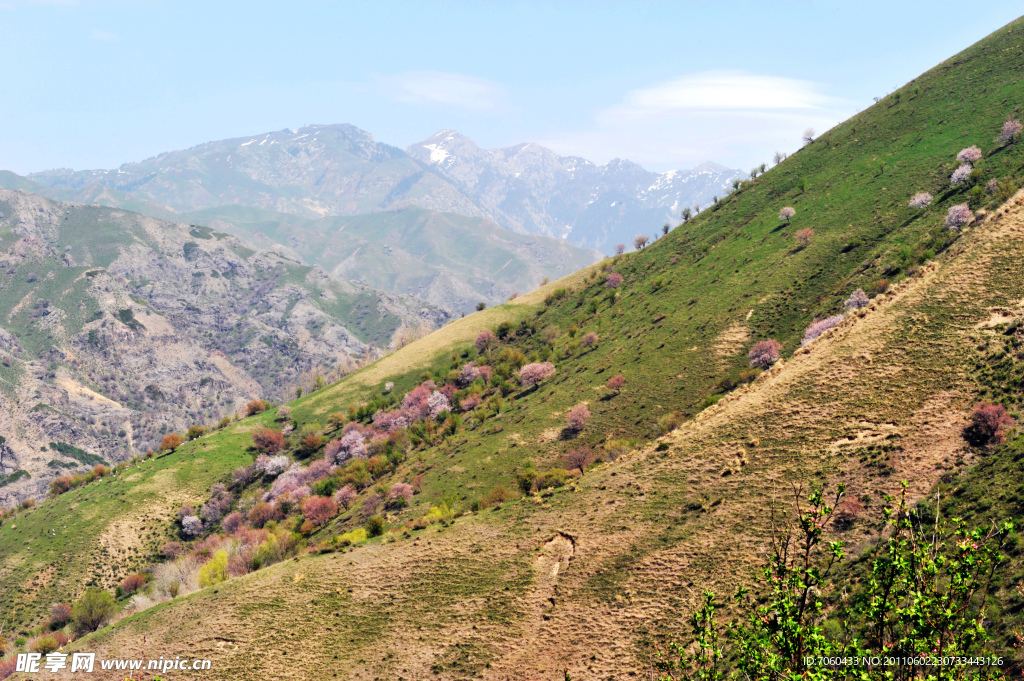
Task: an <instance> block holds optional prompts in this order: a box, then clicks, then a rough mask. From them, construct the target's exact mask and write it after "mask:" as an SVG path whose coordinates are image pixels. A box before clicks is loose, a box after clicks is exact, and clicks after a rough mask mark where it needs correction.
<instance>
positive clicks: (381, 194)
mask: <svg viewBox="0 0 1024 681" xmlns="http://www.w3.org/2000/svg"><path fill="white" fill-rule="evenodd" d="M741 175H742V173H741V171H739V170H734V169H729V168H725V167H723V166H720V165H717V164H715V163H710V162H709V163H703V164H701V165H699V166H697V167H696V168H692V169H690V170H682V171H681V170H673V171H669V172H666V173H654V172H651V171H648V170H645V169H644V168H643V167H641V166H639V165H637V164H635V163H632V162H630V161H626V160H619V159H615V160H613V161H611V162H609V163H607V164H605V165H597V164H595V163H592V162H590V161H588V160H586V159H583V158H579V157H575V156H559V155H558V154H556V153H555V152H553V151H551V150H550V149H546V148H544V147H542V146H540V145H537V144H519V145H516V146H512V147H505V148H500V149H481V148H480V147H478V146H477V144H476V143H475V142H473V140H471V139H469V138H468V137H465V136H463V135H460V134H459V133H457V132H455V131H453V130H443V131H441V132H439V133H437V134H435V135H433V136H431V137H429V138H428V139H426V140H423V141H422V142H419V143H417V144H413V145H411V146H410V147H408V148H406V149H405V150H402V149H399V148H397V147H393V146H389V145H387V144H383V143H381V142H377V141H376V140H374V138H373V136H372V135H371V134H370V133H368V132H366V131H364V130H360V129H359V128H356V127H355V126H352V125H309V126H305V127H303V128H299V129H298V130H294V131H291V130H282V131H279V132H270V133H265V134H261V135H255V136H251V137H240V138H235V139H229V140H221V141H218V142H208V143H206V144H201V145H199V146H196V147H193V148H191V149H187V150H184V151H172V152H168V153H165V154H161V155H159V156H156V157H154V158H151V159H147V160H145V161H141V162H138V163H126V164H125V165H123V166H121V167H120V168H117V169H114V170H86V171H77V172H76V171H72V170H67V169H63V170H54V171H47V172H42V173H34V174H32V175H30V176H29V177H30V178H31V179H32V180H34V181H36V182H38V183H39V184H40V185H42V186H44V187H50V188H63V189H74V190H79V191H82V190H87V189H90V188H91V194H87V195H84V196H83V198H86V197H91V198H92V200H99V201H100V202H101V203H102V202H103V201H104V199H105V200H108V201H117V200H124V197H122V198H121V199H118V198H116V197H115V196H113V195H104V194H103V193H102V189H101V187H102V188H109V189H113V190H117V191H120V192H123V193H125V194H131V195H133V196H134V197H135V200H136V201H139V202H140V206H138V207H142V206H141V204H144V203H146V202H150V203H153V204H157V205H158V206H161V207H163V208H165V209H169V210H172V211H174V212H176V213H189V212H193V211H199V210H207V209H210V208H216V207H220V206H225V205H240V206H247V207H251V208H259V209H262V210H270V211H275V212H278V213H287V214H292V215H297V216H300V217H304V218H314V219H315V218H322V217H325V216H351V215H359V214H366V213H375V212H380V211H394V210H401V209H404V208H409V207H419V208H424V209H427V210H433V211H438V212H444V213H455V214H458V215H464V216H469V217H480V218H486V219H489V220H493V221H494V222H496V223H497V224H498V225H500V226H502V227H504V228H505V229H508V230H510V231H512V232H517V233H520V234H542V235H546V236H553V237H558V238H564V239H566V240H568V241H569V242H570V243H572V244H574V245H577V246H581V247H585V248H596V249H600V250H602V251H604V252H610V250H611V249H612V248H613V247H614V245H615V244H616V243H619V242H625V243H628V242H629V240H630V239H631V238H632V237H633V236H634V235H635V234H637V233H652V232H653V231H654V230H656V229H658V228H660V227H661V225H662V224H663V223H665V222H673V223H674V222H678V216H679V211H680V210H681V209H682V208H684V207H686V206H692V205H694V204H700V205H708V204H709V203H711V200H712V197H714V196H719V197H721V196H724V195H725V194H727V193H728V192H729V191H730V187H731V183H732V179H733V178H736V177H739V176H741Z"/></svg>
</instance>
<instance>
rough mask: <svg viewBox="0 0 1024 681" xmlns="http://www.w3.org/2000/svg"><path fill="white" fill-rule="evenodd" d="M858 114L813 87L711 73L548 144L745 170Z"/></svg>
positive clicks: (638, 98) (660, 88) (601, 155)
mask: <svg viewBox="0 0 1024 681" xmlns="http://www.w3.org/2000/svg"><path fill="white" fill-rule="evenodd" d="M854 110H855V107H853V106H852V105H851V104H850V103H849V102H843V101H841V100H837V99H834V98H832V97H829V96H827V95H825V94H824V92H823V88H822V86H821V85H819V84H817V83H812V82H810V81H805V80H798V79H794V78H784V77H779V76H767V75H759V74H753V73H747V72H743V71H711V72H703V73H693V74H688V75H685V76H681V77H679V78H675V79H673V80H670V81H667V82H664V83H660V84H656V85H653V86H650V87H645V88H639V89H635V90H631V91H629V92H627V93H625V94H624V95H623V96H622V99H621V100H620V101H619V102H617V103H615V104H613V105H611V106H608V107H605V108H603V109H601V110H598V111H597V112H595V114H594V116H593V119H592V121H591V122H590V124H589V125H583V126H580V128H579V129H577V130H572V131H566V132H564V133H562V134H554V135H552V136H551V138H550V139H548V140H545V142H544V143H545V144H547V145H549V146H551V147H552V148H554V149H555V150H557V151H559V152H560V153H573V154H579V155H581V156H586V157H588V158H593V159H595V160H607V159H609V158H614V157H620V158H629V159H630V160H633V161H636V162H638V163H642V164H645V165H650V166H653V167H657V168H663V169H664V168H670V167H685V166H688V165H693V164H696V163H699V162H700V161H703V160H708V159H710V160H715V161H718V162H720V163H725V164H728V165H733V166H737V167H740V168H746V167H747V166H748V165H756V164H758V163H761V162H766V161H768V160H770V158H771V155H772V153H773V152H774V151H775V150H781V151H787V152H788V151H792V150H794V149H796V148H797V147H798V146H799V144H800V133H801V132H802V131H803V130H804V129H805V128H808V127H813V128H815V129H817V130H819V131H824V130H827V129H828V128H831V127H832V126H833V125H835V124H836V123H838V122H839V121H841V120H843V119H845V118H846V117H847V116H849V115H850V114H851V113H853V111H854Z"/></svg>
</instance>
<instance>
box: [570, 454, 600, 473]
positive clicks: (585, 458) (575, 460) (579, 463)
mask: <svg viewBox="0 0 1024 681" xmlns="http://www.w3.org/2000/svg"><path fill="white" fill-rule="evenodd" d="M596 459H597V454H596V453H595V452H594V450H593V449H591V448H590V447H574V448H573V449H570V450H569V451H568V452H566V454H565V456H564V457H563V460H564V461H565V467H566V468H568V469H569V470H579V472H580V475H582V474H583V473H586V472H587V471H586V468H587V466H589V465H590V464H592V463H594V461H595V460H596Z"/></svg>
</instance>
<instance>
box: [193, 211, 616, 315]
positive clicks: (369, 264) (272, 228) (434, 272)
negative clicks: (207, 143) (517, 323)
mask: <svg viewBox="0 0 1024 681" xmlns="http://www.w3.org/2000/svg"><path fill="white" fill-rule="evenodd" d="M184 217H185V218H187V219H188V220H189V221H192V222H198V223H200V224H205V225H210V226H212V227H214V228H216V229H221V230H224V231H227V232H230V233H232V234H235V235H236V236H239V237H241V238H244V239H247V240H249V241H251V242H254V243H256V244H257V245H263V246H264V247H265V246H267V245H268V241H266V240H264V239H263V238H262V237H266V238H267V239H269V242H274V243H278V244H284V245H287V246H288V247H289V248H290V249H291V251H292V252H294V253H297V254H298V255H299V256H300V257H301V258H302V259H303V261H305V262H308V263H312V264H316V265H320V266H321V267H323V268H324V269H326V270H327V271H329V272H331V273H332V274H334V275H336V276H338V277H341V278H343V279H352V280H355V281H360V282H362V283H364V284H367V285H369V286H373V287H374V288H379V289H380V290H382V291H388V292H389V293H394V294H411V295H416V296H419V297H420V298H423V299H424V300H427V301H429V302H431V303H434V304H435V305H440V306H444V307H449V308H452V309H455V310H459V311H462V312H469V311H471V310H472V309H473V308H474V307H475V306H476V304H477V303H478V302H481V301H483V302H486V303H488V304H494V303H501V302H504V301H505V300H506V299H507V298H508V297H509V296H510V295H511V294H513V293H525V292H526V291H531V290H533V289H535V288H536V287H537V285H538V284H539V283H540V282H541V281H542V280H544V279H558V278H559V277H562V276H565V275H566V274H569V273H571V272H575V271H576V270H578V269H580V268H582V267H585V266H587V265H589V264H591V263H593V262H595V261H596V260H598V259H599V258H600V255H599V254H598V253H597V252H596V251H588V250H584V249H581V248H577V247H576V246H572V245H571V244H569V243H567V242H565V241H562V240H559V239H552V238H550V237H545V236H538V235H523V234H515V233H513V232H509V231H507V230H504V229H502V228H501V227H499V226H498V225H497V224H495V223H494V222H491V221H490V220H486V219H484V218H474V217H466V216H463V215H455V214H453V213H439V212H436V211H429V210H424V209H422V208H406V209H403V210H394V211H388V212H383V213H370V214H365V215H355V216H340V217H325V218H321V219H319V220H310V219H305V218H302V217H298V216H295V215H287V214H284V213H275V212H272V211H266V210H258V209H255V208H248V207H245V206H220V207H217V208H210V209H207V210H203V211H197V212H195V213H188V214H186V215H185V216H184Z"/></svg>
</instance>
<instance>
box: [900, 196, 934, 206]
mask: <svg viewBox="0 0 1024 681" xmlns="http://www.w3.org/2000/svg"><path fill="white" fill-rule="evenodd" d="M932 198H934V197H932V195H931V194H929V193H928V192H918V193H916V194H914V196H912V197H911V199H910V202H909V203H908V204H907V205H908V206H910V207H911V208H927V207H928V206H929V205H930V204H931V202H932Z"/></svg>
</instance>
